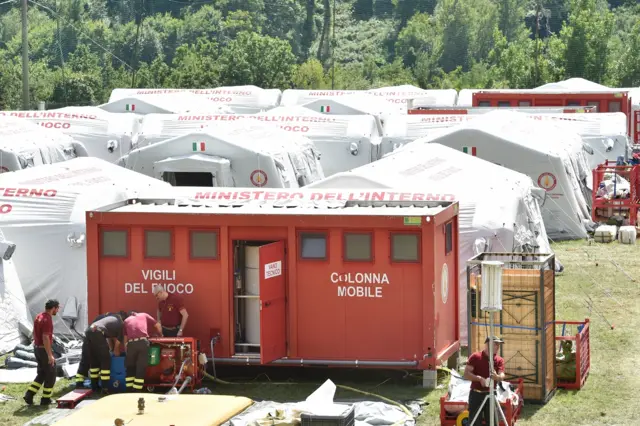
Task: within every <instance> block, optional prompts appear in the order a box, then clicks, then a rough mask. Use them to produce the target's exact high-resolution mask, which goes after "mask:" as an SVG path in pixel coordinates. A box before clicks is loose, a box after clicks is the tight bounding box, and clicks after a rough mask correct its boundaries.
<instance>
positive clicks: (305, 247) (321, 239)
mask: <svg viewBox="0 0 640 426" xmlns="http://www.w3.org/2000/svg"><path fill="white" fill-rule="evenodd" d="M300 258H302V259H316V260H318V259H321V260H324V259H326V258H327V236H326V234H323V233H303V234H301V235H300Z"/></svg>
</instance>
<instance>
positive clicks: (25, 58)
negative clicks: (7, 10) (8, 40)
mask: <svg viewBox="0 0 640 426" xmlns="http://www.w3.org/2000/svg"><path fill="white" fill-rule="evenodd" d="M29 103H30V102H29V38H28V37H27V0H22V108H23V109H24V110H28V109H29Z"/></svg>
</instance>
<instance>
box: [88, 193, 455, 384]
mask: <svg viewBox="0 0 640 426" xmlns="http://www.w3.org/2000/svg"><path fill="white" fill-rule="evenodd" d="M453 199H454V198H453V196H451V195H448V194H425V193H411V192H391V191H389V190H368V191H358V192H329V191H313V192H312V191H311V190H309V191H307V192H304V191H302V192H301V191H300V190H298V192H295V191H290V190H257V189H254V190H252V189H233V190H219V191H205V190H203V189H200V188H184V187H183V188H174V192H173V193H172V192H171V191H170V193H162V194H147V196H145V197H142V198H139V199H136V200H129V201H128V202H125V203H121V204H118V205H112V206H107V207H105V208H103V209H101V210H99V211H91V212H87V244H88V245H87V256H88V282H89V288H88V309H89V316H91V315H96V314H97V313H98V312H104V311H109V310H114V309H117V310H119V309H125V310H129V309H133V310H138V311H145V312H149V313H151V314H152V315H155V313H156V303H155V299H154V297H153V296H152V287H153V286H155V285H161V286H164V287H165V288H166V289H167V290H168V291H174V292H177V293H181V294H183V297H184V301H185V306H186V308H187V310H188V312H189V323H188V325H187V328H186V330H185V333H186V334H185V335H187V336H190V337H194V338H196V339H199V340H200V341H201V342H202V349H203V351H204V352H209V355H210V352H211V351H210V350H209V347H210V345H209V343H210V342H212V341H215V348H214V354H215V358H216V362H219V363H236V364H270V365H294V366H295V365H297V366H306V365H325V366H343V367H371V368H394V367H395V368H404V369H409V368H413V369H418V370H424V371H426V373H425V374H424V377H425V383H424V384H425V386H434V385H435V376H436V374H435V369H436V366H437V365H439V364H440V363H442V362H444V361H446V360H447V359H448V358H449V357H450V356H451V355H452V354H454V353H455V352H457V350H458V348H459V324H458V315H457V311H458V303H459V300H458V273H457V271H458V270H459V268H458V216H457V215H458V204H457V203H456V202H454V201H452V200H453ZM217 337H218V338H217Z"/></svg>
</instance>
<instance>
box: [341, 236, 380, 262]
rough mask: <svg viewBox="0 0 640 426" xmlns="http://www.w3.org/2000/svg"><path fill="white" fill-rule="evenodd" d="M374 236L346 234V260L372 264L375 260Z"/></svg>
mask: <svg viewBox="0 0 640 426" xmlns="http://www.w3.org/2000/svg"><path fill="white" fill-rule="evenodd" d="M372 242H373V236H372V235H371V234H370V233H360V234H354V233H345V234H344V260H347V261H351V262H370V261H372V260H373V250H372V247H371V246H372Z"/></svg>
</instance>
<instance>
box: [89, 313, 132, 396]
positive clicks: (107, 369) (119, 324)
mask: <svg viewBox="0 0 640 426" xmlns="http://www.w3.org/2000/svg"><path fill="white" fill-rule="evenodd" d="M125 319H126V318H125ZM123 326H124V324H123V320H122V318H121V317H120V315H117V314H116V315H107V316H105V317H104V318H102V319H99V320H98V321H96V322H94V323H93V324H91V325H90V326H89V329H88V330H87V332H86V334H85V336H86V338H87V341H88V342H89V354H90V360H89V366H90V369H89V375H90V377H91V389H93V391H95V392H97V391H99V390H100V389H101V388H102V392H103V393H106V392H107V390H108V387H109V380H110V379H111V349H113V354H114V355H116V356H119V355H120V345H121V344H122V343H123V338H124V335H123V328H124V327H123ZM99 382H100V383H99Z"/></svg>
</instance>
